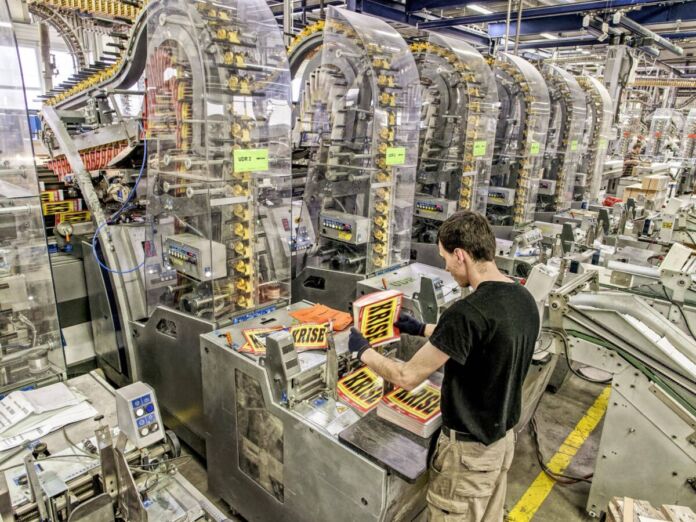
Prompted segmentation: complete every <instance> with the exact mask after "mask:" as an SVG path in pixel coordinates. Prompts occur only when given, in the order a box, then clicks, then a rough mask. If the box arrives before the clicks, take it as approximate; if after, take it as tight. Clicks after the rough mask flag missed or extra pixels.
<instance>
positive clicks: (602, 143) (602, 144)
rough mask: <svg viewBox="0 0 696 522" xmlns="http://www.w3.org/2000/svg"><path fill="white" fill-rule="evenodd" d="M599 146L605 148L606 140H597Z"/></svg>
mask: <svg viewBox="0 0 696 522" xmlns="http://www.w3.org/2000/svg"><path fill="white" fill-rule="evenodd" d="M599 148H600V149H606V148H607V140H606V139H604V138H602V139H601V140H599Z"/></svg>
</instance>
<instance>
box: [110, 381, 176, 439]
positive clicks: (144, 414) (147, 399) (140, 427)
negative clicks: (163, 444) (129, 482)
mask: <svg viewBox="0 0 696 522" xmlns="http://www.w3.org/2000/svg"><path fill="white" fill-rule="evenodd" d="M115 395H116V415H117V418H118V428H119V429H120V430H121V431H122V432H123V433H125V434H126V436H127V437H128V440H130V441H131V442H132V443H133V444H134V445H135V446H136V447H137V448H138V449H142V448H145V447H147V446H150V445H152V444H154V443H156V442H159V441H161V440H163V439H164V425H163V424H162V416H161V415H160V410H159V407H158V406H157V398H156V397H155V390H153V389H152V388H150V386H148V385H147V384H145V383H143V382H134V383H133V384H129V385H128V386H124V387H123V388H119V389H118V390H116V394H115Z"/></svg>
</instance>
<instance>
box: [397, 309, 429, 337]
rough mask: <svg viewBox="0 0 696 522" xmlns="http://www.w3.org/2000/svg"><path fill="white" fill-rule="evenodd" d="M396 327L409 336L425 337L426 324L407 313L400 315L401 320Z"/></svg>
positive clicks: (398, 320)
mask: <svg viewBox="0 0 696 522" xmlns="http://www.w3.org/2000/svg"><path fill="white" fill-rule="evenodd" d="M394 325H395V326H396V327H397V328H398V329H399V331H400V332H401V333H405V334H409V335H420V336H421V337H422V336H423V335H425V323H421V322H420V321H419V320H418V319H416V318H415V317H413V316H412V315H409V314H407V313H405V312H401V313H400V314H399V318H398V319H397V320H396V322H395V323H394Z"/></svg>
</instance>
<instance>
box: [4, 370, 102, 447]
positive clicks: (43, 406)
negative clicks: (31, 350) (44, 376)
mask: <svg viewBox="0 0 696 522" xmlns="http://www.w3.org/2000/svg"><path fill="white" fill-rule="evenodd" d="M95 415H97V410H95V409H94V408H93V407H92V406H91V405H90V404H89V403H88V402H87V398H86V397H84V396H82V395H80V394H78V393H75V392H73V391H72V390H70V389H69V388H68V387H67V386H66V385H65V384H64V383H62V382H61V383H56V384H51V385H50V386H45V387H43V388H39V389H36V390H29V391H15V392H12V393H10V394H9V395H8V396H7V397H5V398H4V399H2V400H1V401H0V451H5V450H8V449H11V448H14V447H17V446H20V445H22V444H24V443H25V442H29V441H33V440H37V439H40V438H41V437H43V436H44V435H46V434H48V433H51V432H52V431H55V430H57V429H60V428H62V427H63V426H67V425H68V424H72V423H73V422H78V421H81V420H85V419H89V418H90V417H94V416H95Z"/></svg>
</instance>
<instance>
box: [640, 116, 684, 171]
mask: <svg viewBox="0 0 696 522" xmlns="http://www.w3.org/2000/svg"><path fill="white" fill-rule="evenodd" d="M683 128H684V117H683V116H682V115H681V113H680V112H679V111H678V110H676V109H670V108H662V109H657V110H655V112H654V113H653V115H652V118H651V120H650V134H649V135H648V146H647V150H646V155H647V156H650V157H653V158H656V159H661V158H665V157H666V154H667V153H671V155H672V156H675V155H676V156H678V152H677V147H678V140H680V138H681V132H682V129H683Z"/></svg>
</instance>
